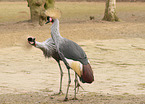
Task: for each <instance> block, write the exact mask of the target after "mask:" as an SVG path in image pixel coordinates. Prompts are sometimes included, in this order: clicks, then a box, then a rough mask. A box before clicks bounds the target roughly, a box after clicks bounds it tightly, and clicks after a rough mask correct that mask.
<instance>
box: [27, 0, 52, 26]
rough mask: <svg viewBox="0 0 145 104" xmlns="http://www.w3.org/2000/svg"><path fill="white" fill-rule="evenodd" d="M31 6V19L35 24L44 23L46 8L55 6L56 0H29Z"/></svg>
mask: <svg viewBox="0 0 145 104" xmlns="http://www.w3.org/2000/svg"><path fill="white" fill-rule="evenodd" d="M27 2H28V7H30V14H31V21H32V23H33V24H34V25H38V24H39V25H41V26H42V25H44V23H45V20H46V16H45V14H44V12H45V10H46V9H48V8H52V7H54V0H27Z"/></svg>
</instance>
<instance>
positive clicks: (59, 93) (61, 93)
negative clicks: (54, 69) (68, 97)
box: [52, 91, 64, 96]
mask: <svg viewBox="0 0 145 104" xmlns="http://www.w3.org/2000/svg"><path fill="white" fill-rule="evenodd" d="M63 94H64V93H63V92H62V91H59V92H58V93H54V94H53V95H52V96H55V95H63Z"/></svg>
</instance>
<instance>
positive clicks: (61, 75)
mask: <svg viewBox="0 0 145 104" xmlns="http://www.w3.org/2000/svg"><path fill="white" fill-rule="evenodd" d="M58 65H59V69H60V89H59V93H58V94H63V92H62V77H63V71H62V68H61V65H60V62H58Z"/></svg>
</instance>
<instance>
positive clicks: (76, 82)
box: [73, 73, 78, 100]
mask: <svg viewBox="0 0 145 104" xmlns="http://www.w3.org/2000/svg"><path fill="white" fill-rule="evenodd" d="M77 84H78V79H77V74H76V73H75V89H74V90H75V93H74V98H73V100H78V99H77V98H76V88H77Z"/></svg>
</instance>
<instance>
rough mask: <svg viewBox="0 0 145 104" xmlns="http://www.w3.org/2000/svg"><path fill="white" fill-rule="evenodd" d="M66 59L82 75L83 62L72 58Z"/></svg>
mask: <svg viewBox="0 0 145 104" xmlns="http://www.w3.org/2000/svg"><path fill="white" fill-rule="evenodd" d="M65 59H66V61H67V62H68V63H69V65H70V67H71V68H72V69H73V70H74V71H75V72H76V73H77V74H78V76H80V77H81V75H82V64H81V63H80V62H79V61H74V60H71V59H67V58H65Z"/></svg>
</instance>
